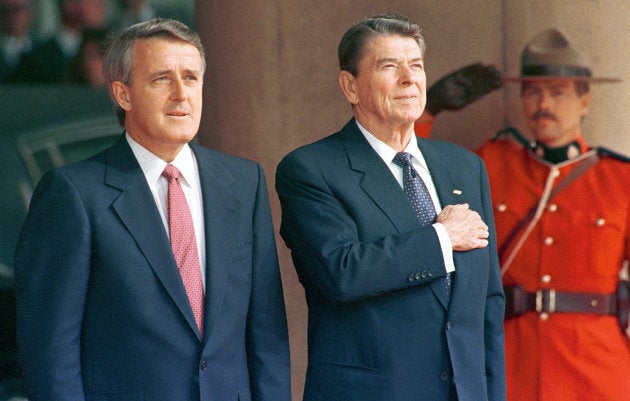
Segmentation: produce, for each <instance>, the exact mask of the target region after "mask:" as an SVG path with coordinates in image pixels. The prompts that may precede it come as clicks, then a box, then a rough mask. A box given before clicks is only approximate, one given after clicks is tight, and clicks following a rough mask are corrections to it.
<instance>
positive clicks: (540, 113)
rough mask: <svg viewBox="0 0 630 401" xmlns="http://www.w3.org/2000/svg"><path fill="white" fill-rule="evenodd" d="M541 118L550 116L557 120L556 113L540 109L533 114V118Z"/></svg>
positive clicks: (551, 118)
mask: <svg viewBox="0 0 630 401" xmlns="http://www.w3.org/2000/svg"><path fill="white" fill-rule="evenodd" d="M539 118H549V119H550V120H554V121H555V120H557V118H556V116H555V115H554V114H551V113H550V112H548V111H546V110H538V111H537V112H535V113H534V114H532V119H533V120H538V119H539Z"/></svg>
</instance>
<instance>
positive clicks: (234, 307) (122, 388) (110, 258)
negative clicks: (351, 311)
mask: <svg viewBox="0 0 630 401" xmlns="http://www.w3.org/2000/svg"><path fill="white" fill-rule="evenodd" d="M191 147H192V149H193V151H194V153H195V156H196V158H197V162H198V165H199V174H200V180H201V187H202V194H203V210H204V219H205V238H206V250H207V265H206V278H207V280H206V283H207V284H206V306H205V310H206V315H205V321H204V325H205V327H204V331H205V335H204V337H203V340H202V339H201V338H200V337H199V333H198V330H197V328H196V326H195V321H194V317H193V313H192V310H191V308H190V305H189V303H188V299H187V297H186V292H185V290H184V286H183V284H182V280H181V278H180V276H179V273H178V270H177V266H176V264H175V261H174V258H173V254H172V251H171V248H170V245H169V240H168V236H167V234H166V231H165V229H164V225H163V223H162V220H161V219H160V216H159V213H158V210H157V207H156V205H155V201H154V199H153V197H152V195H151V192H150V189H149V186H148V184H147V182H146V179H145V177H144V175H143V173H142V170H141V169H140V166H139V165H138V163H137V161H136V159H135V157H134V155H133V153H132V151H131V148H130V147H129V145H128V144H127V141H126V140H125V139H124V137H123V138H121V139H120V140H119V141H118V142H117V143H116V144H114V145H113V146H112V148H110V149H108V150H106V151H104V152H102V153H100V154H98V155H96V156H95V157H93V158H91V159H89V160H87V161H84V162H80V163H77V164H74V165H68V166H65V167H62V168H60V169H58V170H55V171H53V172H51V173H49V174H48V175H46V176H45V177H44V178H42V180H41V182H40V183H39V185H38V187H37V189H36V191H35V194H34V196H33V199H32V202H31V206H30V210H29V213H28V217H27V219H26V222H25V224H24V227H23V230H22V233H21V236H20V240H19V243H18V247H17V251H16V256H15V272H16V291H17V310H18V323H17V326H18V342H19V352H20V358H21V363H22V367H23V370H24V380H25V385H26V387H27V389H28V393H29V394H28V395H29V399H30V400H32V401H35V400H45V401H51V400H55V401H59V400H68V401H78V400H84V399H85V400H125V401H131V400H144V401H147V400H202V401H205V400H216V401H225V400H250V399H251V400H267V401H278V400H290V375H289V355H288V341H287V329H286V319H285V310H284V303H283V296H282V288H281V282H280V276H279V269H278V261H277V253H276V247H275V240H274V234H273V227H272V222H271V216H270V212H269V204H268V196H267V189H266V185H265V180H264V175H263V172H262V170H261V168H260V167H259V166H258V165H257V164H255V163H253V162H250V161H246V160H244V159H240V158H237V157H233V156H228V155H225V154H222V153H219V152H215V151H211V150H209V149H205V148H201V147H199V146H195V145H194V144H191Z"/></svg>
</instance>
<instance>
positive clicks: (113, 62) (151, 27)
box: [103, 18, 206, 127]
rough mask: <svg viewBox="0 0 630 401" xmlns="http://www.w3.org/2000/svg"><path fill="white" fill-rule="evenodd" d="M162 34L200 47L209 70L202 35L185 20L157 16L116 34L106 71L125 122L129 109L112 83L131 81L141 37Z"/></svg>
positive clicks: (110, 43) (203, 63) (118, 114)
mask: <svg viewBox="0 0 630 401" xmlns="http://www.w3.org/2000/svg"><path fill="white" fill-rule="evenodd" d="M151 38H161V39H166V40H176V41H180V42H184V43H188V44H191V45H193V46H195V47H196V48H197V50H199V54H200V56H201V72H202V73H204V72H205V71H206V52H205V50H204V48H203V45H202V43H201V39H200V38H199V35H198V34H197V33H196V32H195V31H193V30H192V29H190V28H189V27H188V26H186V25H185V24H183V23H181V22H179V21H175V20H172V19H160V18H158V19H153V20H151V21H147V22H141V23H139V24H135V25H132V26H130V27H128V28H125V29H124V30H122V31H121V32H119V33H118V34H116V35H114V36H113V37H112V38H110V39H109V41H108V46H107V49H106V52H105V58H104V61H103V75H104V76H105V82H106V83H107V89H108V91H109V97H110V98H111V99H112V101H113V102H114V112H115V113H116V117H117V118H118V122H119V123H120V125H122V126H123V127H124V126H125V110H123V109H122V108H121V107H120V106H119V105H118V102H117V101H116V98H115V97H114V93H113V91H112V84H113V83H114V82H115V81H120V82H122V83H124V84H125V85H128V86H129V85H131V84H132V82H131V69H132V55H133V46H134V44H135V42H136V41H137V40H139V39H151Z"/></svg>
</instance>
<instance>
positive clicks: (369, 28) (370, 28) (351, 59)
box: [337, 13, 426, 77]
mask: <svg viewBox="0 0 630 401" xmlns="http://www.w3.org/2000/svg"><path fill="white" fill-rule="evenodd" d="M388 35H399V36H403V37H408V38H412V39H413V40H415V41H416V43H417V44H418V46H419V47H420V52H421V53H422V56H423V57H424V52H425V50H426V45H425V43H424V38H423V37H422V33H421V29H420V26H419V25H418V24H416V23H414V22H411V21H409V20H408V19H407V18H405V17H403V16H401V15H398V14H393V13H392V14H383V15H376V16H373V17H369V18H367V19H365V20H363V21H361V22H359V23H358V24H356V25H354V26H352V27H351V28H350V29H348V31H346V33H345V34H344V35H343V37H342V38H341V42H339V47H338V49H337V56H338V57H339V68H341V71H348V72H349V73H350V74H352V75H353V76H355V77H356V76H357V74H358V73H359V64H360V62H361V58H362V57H363V51H364V48H365V44H366V43H368V42H369V41H371V40H373V39H375V38H377V37H380V36H388Z"/></svg>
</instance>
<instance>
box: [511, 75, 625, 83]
mask: <svg viewBox="0 0 630 401" xmlns="http://www.w3.org/2000/svg"><path fill="white" fill-rule="evenodd" d="M551 79H567V80H572V81H587V82H590V83H593V84H607V83H608V84H610V83H616V82H621V79H620V78H608V77H567V76H566V75H529V76H521V77H505V78H501V80H502V81H503V82H523V81H548V80H551Z"/></svg>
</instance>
